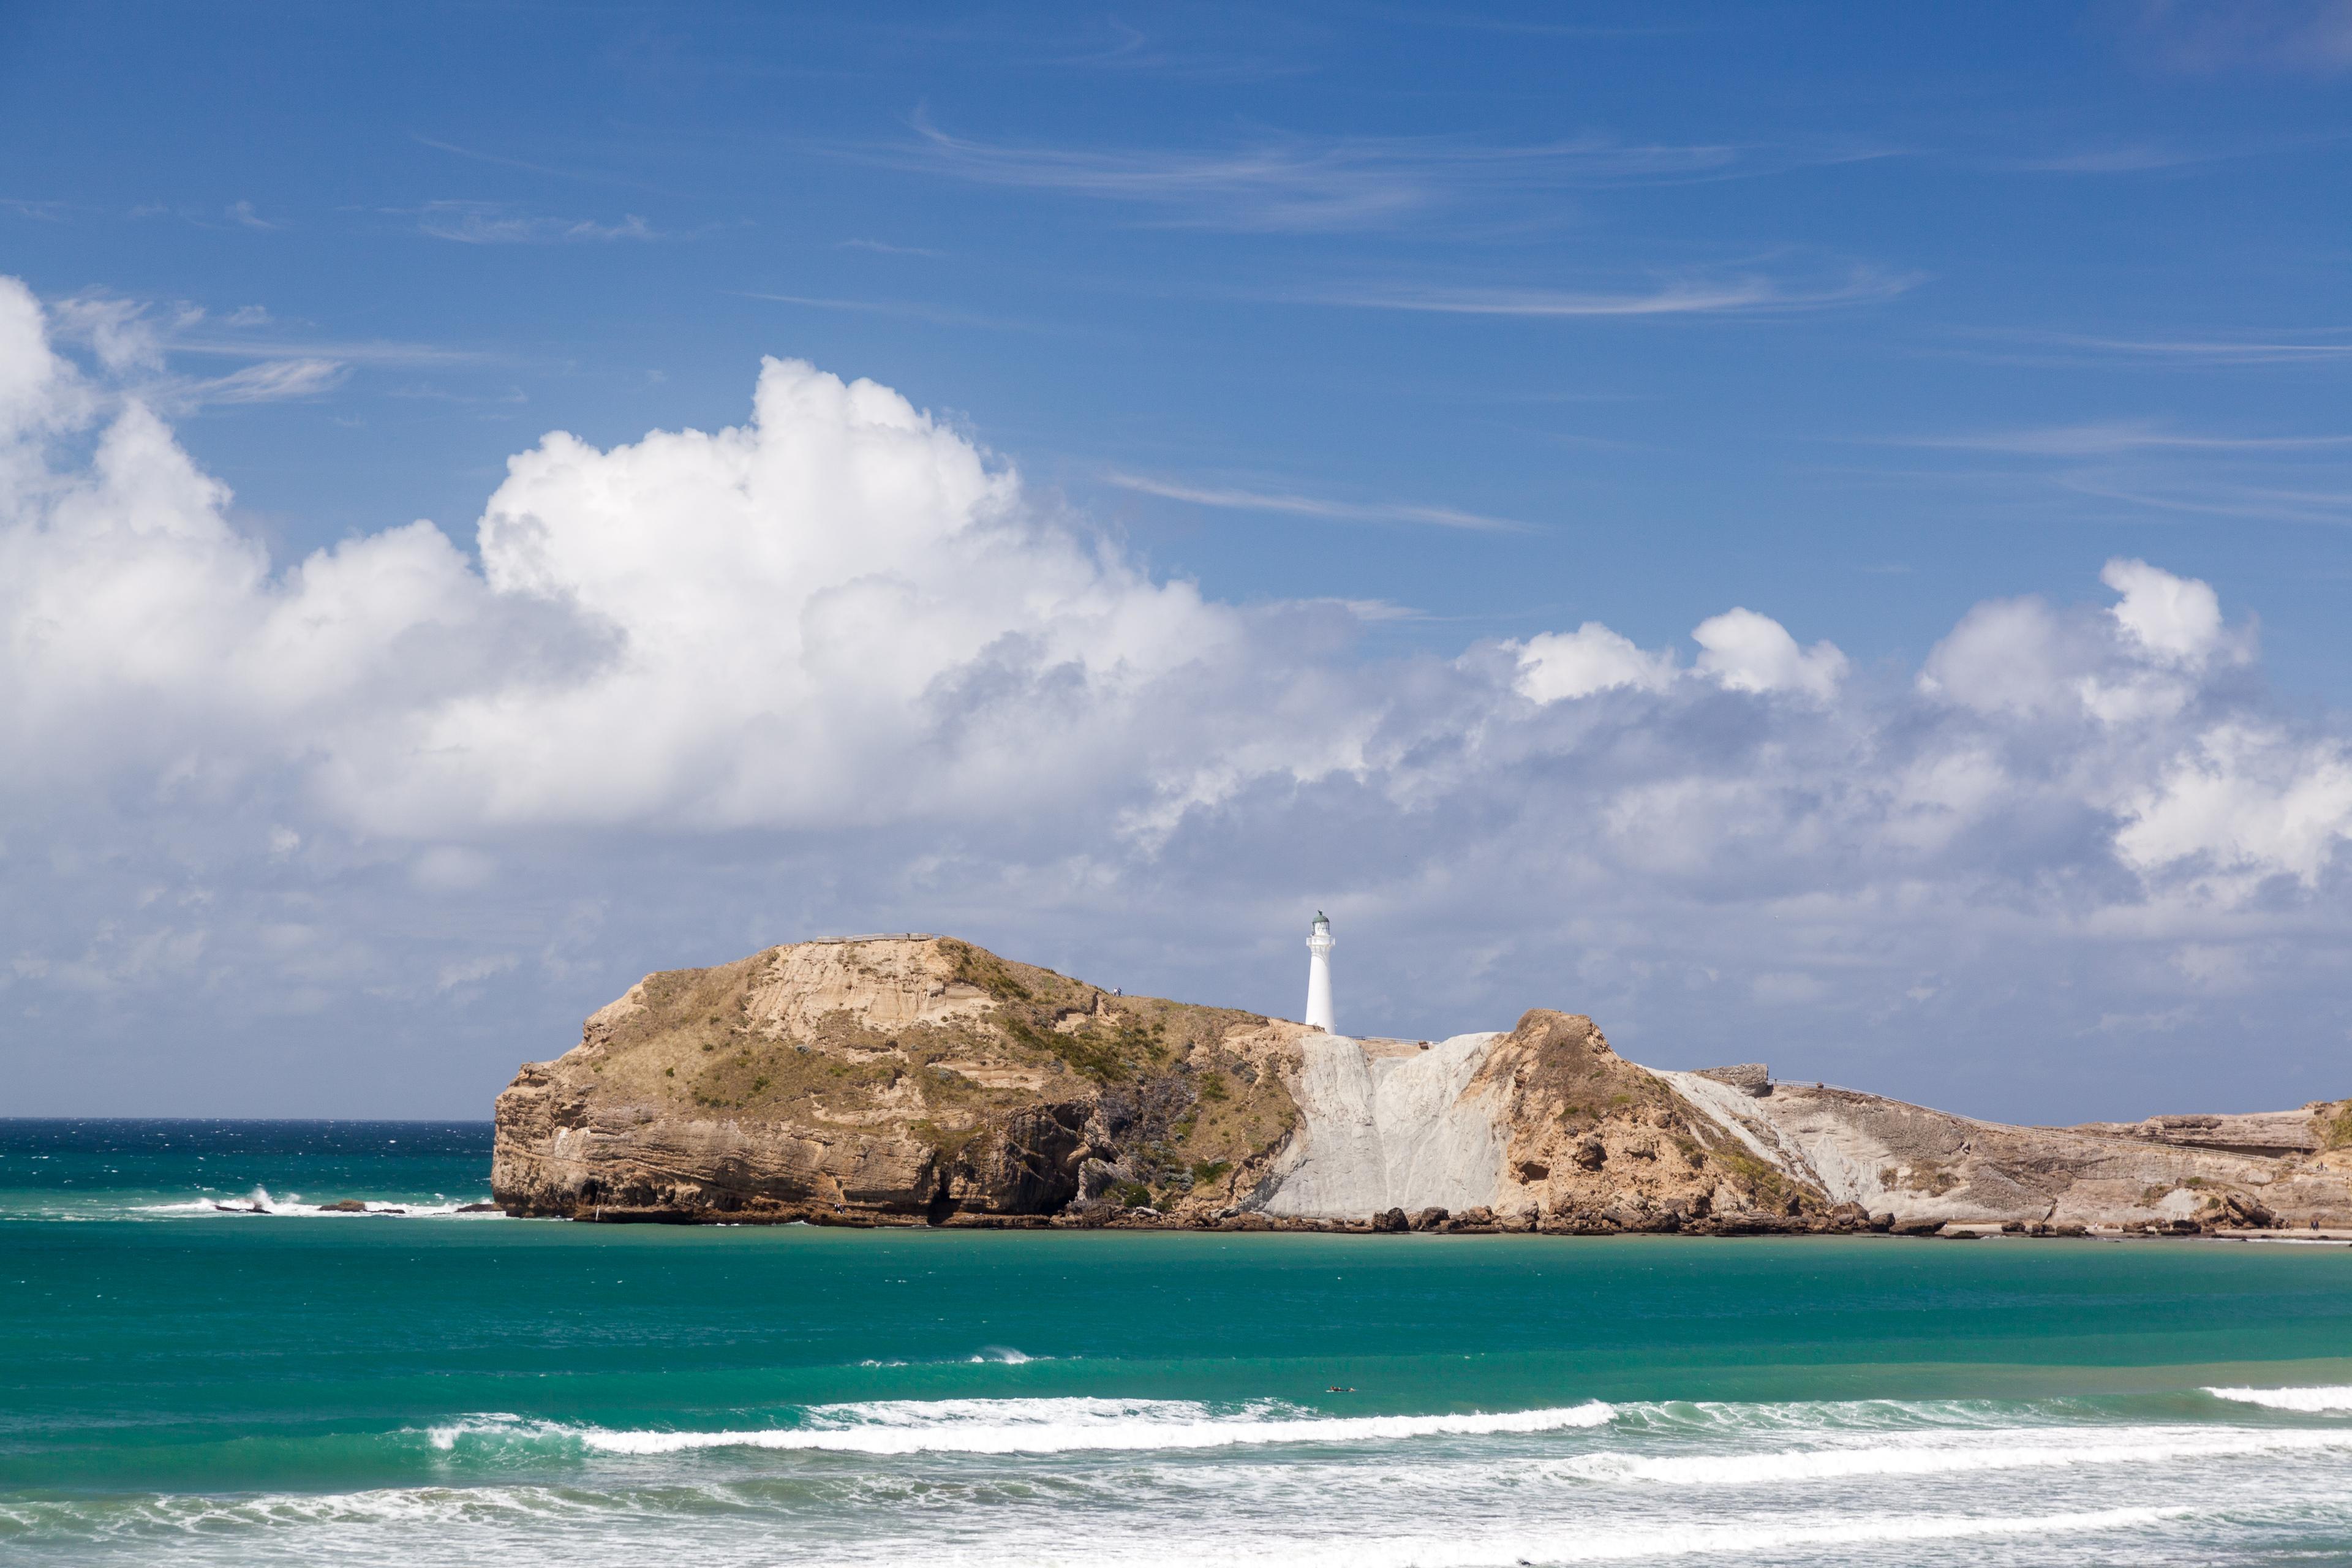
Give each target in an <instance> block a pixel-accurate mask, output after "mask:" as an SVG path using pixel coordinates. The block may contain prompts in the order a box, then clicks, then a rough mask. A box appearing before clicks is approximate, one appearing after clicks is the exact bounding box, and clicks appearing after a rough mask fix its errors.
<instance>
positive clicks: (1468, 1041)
mask: <svg viewBox="0 0 2352 1568" xmlns="http://www.w3.org/2000/svg"><path fill="white" fill-rule="evenodd" d="M497 1121H498V1125H497V1135H496V1147H495V1152H494V1155H493V1160H492V1169H491V1192H492V1196H493V1199H494V1202H493V1204H491V1205H466V1207H465V1208H464V1209H462V1210H461V1211H460V1212H468V1213H471V1212H479V1211H480V1210H482V1209H484V1208H489V1207H495V1208H497V1209H499V1210H503V1211H504V1212H506V1213H508V1214H511V1215H563V1216H571V1217H576V1218H584V1219H597V1220H603V1221H605V1222H607V1223H628V1222H638V1223H644V1222H655V1223H695V1222H708V1221H732V1222H749V1223H790V1222H793V1221H804V1222H806V1223H809V1224H814V1225H877V1224H879V1225H918V1226H981V1227H1003V1226H1031V1225H1043V1224H1046V1223H1049V1222H1050V1223H1054V1224H1059V1225H1080V1226H1117V1227H1120V1228H1131V1227H1134V1226H1161V1227H1167V1226H1181V1227H1188V1228H1189V1227H1196V1226H1213V1227H1217V1228H1224V1229H1242V1228H1283V1229H1331V1228H1339V1229H1347V1230H1353V1231H1358V1232H1364V1231H1374V1232H1399V1231H1404V1230H1407V1229H1411V1230H1419V1231H1444V1232H1448V1233H1462V1232H1474V1233H1475V1232H1488V1231H1500V1230H1511V1231H1529V1230H1536V1231H1542V1232H1545V1233H1548V1234H1569V1235H1625V1234H1638V1233H1650V1234H1658V1233H1671V1232H1677V1231H1679V1232H1683V1233H1686V1234H1708V1235H1717V1236H1753V1235H1783V1234H1799V1233H1805V1234H1811V1233H1837V1234H1853V1233H1857V1232H1862V1231H1883V1232H1892V1233H1894V1234H1896V1235H1904V1236H1927V1235H1934V1234H1937V1233H1939V1232H1943V1231H1944V1230H1945V1228H1946V1227H1947V1226H1957V1227H1963V1228H1965V1229H1967V1230H1968V1231H1969V1233H1971V1234H1973V1233H1974V1232H1975V1231H1976V1230H1978V1229H1981V1228H1984V1227H1988V1226H1989V1227H1990V1228H1991V1229H1992V1230H1993V1231H1996V1232H1998V1231H2001V1230H2003V1229H2004V1228H2005V1229H2007V1230H2008V1231H2010V1232H2011V1233H2013V1234H2014V1233H2024V1234H2034V1235H2064V1234H2077V1235H2079V1234H2084V1233H2085V1231H2086V1230H2087V1229H2088V1228H2089V1227H2099V1228H2102V1229H2104V1230H2105V1231H2107V1232H2109V1233H2114V1232H2116V1231H2118V1230H2121V1229H2126V1228H2128V1229H2131V1230H2134V1231H2137V1232H2138V1233H2141V1234H2197V1233H2201V1232H2203V1231H2206V1230H2211V1229H2230V1230H2262V1229H2268V1228H2272V1227H2273V1226H2294V1227H2295V1228H2299V1229H2300V1228H2306V1227H2310V1226H2330V1227H2333V1226H2345V1225H2347V1224H2352V1102H2344V1101H2331V1102H2321V1103H2316V1104H2314V1105H2311V1106H2306V1107H2305V1108H2303V1110H2300V1111H2294V1112H2275V1113H2266V1114H2263V1115H2260V1116H2213V1117H2194V1116H2170V1117H2158V1118H2152V1119H2150V1120H2148V1121H2143V1122H2130V1123H2113V1124H2099V1125H2096V1126H2086V1127H2080V1128H2035V1127H2007V1126H2002V1125H2000V1124H1998V1123H1992V1122H1983V1121H1971V1120H1969V1119H1967V1118H1964V1117H1958V1116H1950V1115H1947V1114H1945V1113H1943V1112H1941V1111H1936V1110H1927V1109H1926V1108H1924V1107H1921V1106H1915V1105H1906V1104H1904V1103H1903V1102H1901V1101H1899V1100H1885V1099H1882V1098H1880V1097H1877V1096H1874V1095H1869V1094H1863V1093H1860V1092H1857V1091H1854V1090H1851V1089H1829V1088H1825V1087H1823V1086H1822V1085H1818V1084H1796V1083H1786V1082H1781V1083H1775V1082H1774V1081H1772V1079H1771V1078H1770V1076H1769V1073H1768V1072H1767V1071H1766V1070H1765V1068H1763V1067H1762V1066H1761V1065H1760V1064H1748V1065H1746V1066H1740V1067H1733V1068H1706V1069H1703V1070H1700V1071H1696V1072H1665V1071H1659V1070H1656V1069H1653V1068H1646V1067H1643V1066H1641V1065H1639V1064H1637V1063H1633V1062H1629V1061H1627V1060H1625V1059H1624V1058H1622V1057H1619V1056H1618V1055H1617V1054H1616V1052H1615V1051H1614V1050H1612V1048H1611V1047H1610V1045H1609V1042H1608V1041H1607V1039H1606V1038H1604V1037H1602V1035H1601V1030H1600V1029H1599V1027H1598V1026H1595V1025H1594V1024H1593V1022H1592V1020H1591V1019H1590V1018H1587V1017H1583V1016H1578V1015H1573V1014H1565V1013H1558V1012H1553V1011H1550V1010H1548V1009H1542V1008H1538V1009H1535V1010H1533V1011H1530V1012H1528V1013H1527V1014H1526V1015H1524V1016H1522V1017H1521V1018H1520V1019H1519V1020H1518V1022H1517V1025H1516V1026H1514V1027H1513V1028H1512V1029H1510V1030H1509V1031H1508V1032H1506V1033H1499V1034H1472V1035H1459V1036H1455V1037H1452V1038H1449V1039H1447V1040H1444V1041H1443V1042H1435V1043H1425V1042H1420V1041H1402V1040H1356V1039H1349V1038H1346V1037H1339V1036H1334V1035H1329V1034H1327V1033H1325V1032H1323V1031H1321V1030H1314V1029H1308V1028H1307V1027H1305V1026H1302V1025H1298V1024H1294V1023H1289V1022H1286V1021H1284V1020H1281V1019H1274V1018H1266V1017H1262V1016H1258V1015H1255V1014H1251V1013H1246V1012H1241V1011H1238V1010H1234V1009H1231V1008H1220V1007H1206V1006H1196V1005H1188V1004H1183V1003H1176V1002H1167V1001H1160V1000H1157V999H1154V998H1150V997H1139V996H1126V995H1121V994H1117V993H1113V992H1108V991H1104V990H1102V989H1100V988H1098V987H1096V986H1093V985H1089V984H1085V983H1084V982H1081V981H1077V980H1073V979H1070V978H1069V977H1067V976H1065V975H1061V974H1056V973H1053V972H1052V971H1050V970H1045V969H1038V968H1034V967H1033V966H1031V965H1027V964H1021V963H1011V962H1008V961H1006V960H1003V959H1001V958H998V957H996V956H995V955H994V954H992V953H989V952H984V951H982V949H979V948H976V947H973V946H971V945H970V944H969V943H966V942H958V941H955V940H953V939H950V938H944V937H917V936H906V937H874V938H856V939H848V940H842V941H827V942H803V943H800V944H798V945H796V946H791V947H780V948H771V949H769V950H768V951H766V952H761V953H757V954H754V955H753V956H752V957H751V958H747V959H743V960H740V961H739V962H737V963H730V964H723V965H720V966H719V967H718V968H715V969H702V970H680V971H673V972H669V973H660V974H651V975H647V976H646V978H645V979H644V980H642V981H640V982H638V983H637V984H635V985H634V986H632V987H630V989H629V991H628V993H627V994H625V995H624V996H623V997H621V998H620V999H619V1000H618V1001H616V1002H614V1003H613V1004H612V1005H609V1006H607V1007H604V1008H603V1009H602V1010H600V1011H599V1012H597V1013H596V1014H595V1015H593V1016H592V1017H590V1018H589V1020H588V1021H587V1025H586V1027H585V1028H584V1030H583V1034H582V1037H581V1043H580V1044H579V1046H578V1047H575V1048H573V1049H572V1050H571V1051H569V1052H567V1053H565V1054H564V1055H563V1056H562V1057H560V1058H556V1059H555V1060H553V1061H548V1062H535V1063H531V1064H529V1065H527V1066H525V1067H524V1068H522V1070H521V1072H520V1073H519V1074H518V1075H517V1077H516V1078H515V1079H514V1081H513V1083H512V1084H510V1085H509V1087H508V1089H506V1091H505V1092H504V1093H502V1094H501V1095H500V1096H499V1102H498V1110H497ZM220 1206H222V1207H225V1208H226V1207H228V1206H229V1205H220ZM324 1206H325V1207H326V1208H327V1209H329V1210H330V1211H331V1212H355V1211H359V1210H364V1209H365V1206H366V1205H364V1204H362V1203H361V1202H360V1201H359V1200H356V1199H345V1200H341V1202H339V1203H338V1204H335V1205H324ZM372 1212H383V1211H372ZM1367 1215H1370V1216H1371V1217H1370V1219H1369V1221H1368V1220H1367V1219H1366V1217H1365V1216H1367Z"/></svg>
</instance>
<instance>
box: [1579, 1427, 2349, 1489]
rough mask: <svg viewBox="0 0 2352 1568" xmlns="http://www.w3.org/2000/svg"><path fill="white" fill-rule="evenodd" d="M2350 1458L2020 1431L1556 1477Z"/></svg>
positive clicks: (2277, 1439) (1851, 1473) (1630, 1458)
mask: <svg viewBox="0 0 2352 1568" xmlns="http://www.w3.org/2000/svg"><path fill="white" fill-rule="evenodd" d="M2346 1450H2352V1432H2297V1431H2273V1430H2262V1429H2240V1430H2234V1431H2227V1430H2225V1431H2211V1430H2200V1429H2199V1428H2196V1427H2190V1426H2150V1427H2105V1428H2094V1429H2089V1430H2081V1431H2066V1430H2063V1429H2059V1428H2053V1427H2019V1428H2011V1429H2007V1430H2002V1429H1994V1430H1991V1431H1986V1432H1968V1433H1951V1434H1947V1435H1941V1436H1934V1437H1930V1436H1928V1435H1927V1434H1922V1435H1921V1436H1920V1437H1919V1438H1915V1439H1913V1440H1911V1441H1908V1442H1905V1443H1896V1444H1888V1443H1884V1442H1874V1443H1870V1444H1867V1445H1865V1444H1862V1443H1853V1444H1851V1445H1849V1446H1844V1447H1811V1448H1798V1449H1791V1450H1784V1451H1781V1452H1777V1453H1761V1454H1675V1455H1633V1454H1622V1453H1605V1454H1584V1455H1579V1456H1577V1457H1576V1458H1569V1459H1560V1460H1554V1461H1550V1462H1549V1463H1548V1464H1547V1465H1546V1467H1545V1468H1546V1469H1547V1471H1548V1472H1549V1474H1552V1475H1555V1476H1559V1477H1565V1478H1571V1479H1580V1480H1596V1481H1651V1482H1657V1483H1661V1484H1664V1485H1669V1486H1734V1487H1737V1486H1765V1485H1772V1484H1776V1483H1777V1484H1786V1483H1790V1482H1798V1481H1820V1480H1843V1479H1849V1478H1853V1477H1861V1476H1947V1475H1965V1474H1969V1473H1972V1472H1986V1471H1995V1470H2022V1469H2048V1468H2057V1467H2064V1466H2076V1465H2148V1464H2164V1463H2168V1462H2170V1461H2173V1460H2179V1459H2209V1458H2236V1457H2240V1456H2244V1455H2252V1454H2284V1453H2315V1452H2326V1451H2335V1452H2343V1451H2346Z"/></svg>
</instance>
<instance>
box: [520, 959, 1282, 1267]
mask: <svg viewBox="0 0 2352 1568" xmlns="http://www.w3.org/2000/svg"><path fill="white" fill-rule="evenodd" d="M1307 1032H1308V1031H1307V1030H1306V1029H1304V1028H1303V1027H1301V1026H1297V1025H1294V1024H1285V1023H1281V1022H1279V1021H1276V1020H1269V1019H1266V1018H1262V1017H1259V1016H1255V1015H1254V1014H1248V1013H1241V1012H1236V1011H1233V1010H1231V1009H1226V1008H1217V1007H1193V1006H1186V1005H1181V1004H1178V1003H1172V1002H1162V1001H1159V1000H1156V999H1153V998H1149V997H1121V996H1114V995H1111V994H1108V993H1106V992H1104V991H1102V990H1100V989H1098V988H1097V987H1095V986H1091V985H1087V984H1083V983H1081V982H1078V981H1075V980H1071V979H1069V978H1067V977H1066V976H1064V975H1060V974H1055V973H1053V972H1052V971H1050V970H1045V969H1038V968H1034V967H1032V966H1030V965H1028V964H1022V963H1007V962H1005V961H1004V960H1003V959H1000V958H998V957H996V956H995V955H994V954H992V953H989V952H983V951H982V950H981V949H979V948H975V947H972V946H971V945H970V944H969V943H965V942H956V941H953V940H951V939H947V938H939V937H912V936H909V937H890V938H866V939H855V940H848V941H835V942H802V943H798V944H796V945H793V946H790V947H779V948H771V949H769V950H768V951H767V952H761V953H757V954H754V955H753V956H751V957H750V958H746V959H742V960H740V961H739V962H737V963H729V964H722V965H720V966H719V967H717V968H715V969H698V970H677V971H672V972H670V973H661V974H650V975H647V976H646V978H645V979H643V980H641V981H639V982H638V983H637V984H635V985H634V986H631V987H630V988H629V991H628V994H626V995H625V996H623V997H622V998H621V999H620V1000H618V1001H617V1002H614V1003H613V1004H612V1005H610V1006H607V1007H604V1008H603V1009H601V1010H600V1011H598V1012H597V1013H596V1014H595V1015H593V1016H592V1017H590V1018H589V1020H588V1022H587V1026H586V1028H585V1029H584V1031H583V1034H582V1037H581V1042H580V1044H579V1046H578V1047H575V1048H573V1049H572V1050H571V1051H569V1052H567V1053H565V1054H564V1055H563V1056H562V1057H561V1058H557V1059H556V1060H554V1061H551V1062H541V1063H533V1064H530V1065H529V1066H526V1067H525V1068H523V1069H522V1071H521V1073H520V1075H519V1076H518V1077H517V1078H516V1079H515V1080H514V1082H513V1083H512V1084H511V1085H509V1087H508V1089H507V1090H506V1091H505V1092H504V1093H503V1094H501V1095H500V1096H499V1101H498V1111H497V1116H498V1132H497V1143H496V1152H495V1153H494V1155H493V1157H492V1164H491V1187H492V1191H493V1194H494V1195H495V1196H496V1197H497V1199H498V1201H499V1203H500V1204H501V1205H504V1206H505V1207H507V1209H508V1210H509V1212H511V1213H518V1214H533V1215H577V1214H588V1215H601V1216H604V1217H629V1216H632V1215H643V1216H646V1217H656V1216H661V1217H722V1216H733V1217H738V1218H745V1219H759V1218H768V1219H777V1218H795V1217H855V1216H867V1217H883V1218H898V1219H909V1220H928V1221H931V1222H939V1221H943V1220H947V1219H950V1218H952V1217H956V1216H961V1217H963V1218H965V1219H970V1218H971V1217H973V1216H987V1215H999V1216H1001V1215H1052V1214H1057V1213H1060V1212H1063V1211H1064V1210H1066V1209H1068V1208H1069V1207H1071V1206H1072V1205H1074V1204H1080V1203H1087V1204H1092V1203H1094V1202H1096V1201H1097V1200H1108V1201H1111V1202H1123V1203H1124V1204H1125V1205H1127V1206H1139V1205H1142V1204H1143V1203H1144V1202H1145V1201H1146V1200H1147V1198H1148V1197H1150V1196H1152V1195H1160V1196H1163V1197H1165V1198H1167V1199H1169V1200H1171V1201H1176V1202H1181V1203H1184V1204H1188V1205H1192V1206H1194V1207H1199V1206H1202V1205H1229V1204H1230V1203H1231V1202H1232V1201H1233V1199H1234V1193H1235V1191H1236V1189H1237V1187H1238V1188H1239V1190H1241V1191H1244V1192H1245V1191H1247V1190H1248V1188H1249V1185H1250V1184H1254V1183H1255V1182H1256V1181H1258V1180H1259V1179H1261V1178H1262V1176H1263V1174H1264V1173H1265V1169H1266V1167H1267V1165H1268V1164H1269V1163H1270V1161H1271V1159H1272V1157H1273V1155H1274V1153H1275V1152H1276V1150H1278V1149H1279V1148H1280V1147H1281V1146H1282V1145H1283V1144H1284V1142H1286V1140H1287V1138H1288V1136H1289V1133H1290V1131H1291V1129H1292V1127H1293V1126H1294V1125H1295V1124H1296V1121H1297V1108H1296V1107H1295V1106H1294V1105H1293V1104H1292V1102H1291V1100H1290V1098H1289V1095H1288V1091H1287V1090H1286V1088H1285V1087H1284V1084H1285V1079H1286V1075H1288V1074H1289V1073H1290V1072H1292V1071H1294V1070H1295V1068H1296V1064H1297V1039H1298V1037H1301V1036H1303V1035H1305V1034H1307Z"/></svg>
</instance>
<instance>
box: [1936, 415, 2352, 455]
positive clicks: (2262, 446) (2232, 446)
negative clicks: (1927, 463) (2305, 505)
mask: <svg viewBox="0 0 2352 1568" xmlns="http://www.w3.org/2000/svg"><path fill="white" fill-rule="evenodd" d="M1894 444H1895V445H1898V446H1906V447H1940V448H1944V449H1946V450H1952V451H1969V452H2007V453H2014V454H2016V455H2018V456H2021V457H2041V458H2105V457H2116V456H2118V455H2121V454H2125V453H2131V452H2214V453H2232V452H2247V453H2260V452H2283V453H2284V452H2319V451H2326V450H2329V449H2331V448H2345V447H2352V435H2319V436H2215V435H2204V434H2199V433H2197V432H2193V431H2182V430H2173V429H2168V428H2166V427H2165V426H2160V425H2154V424H2147V423H2130V422H2122V423H2109V424H2089V425H2051V426H2041V427H2038V428H2025V429H2017V430H1991V431H1983V432H1979V433H1975V434H1969V435H1959V436H1915V437H1905V438H1902V439H1901V440H1899V441H1897V442H1895V443H1894Z"/></svg>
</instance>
